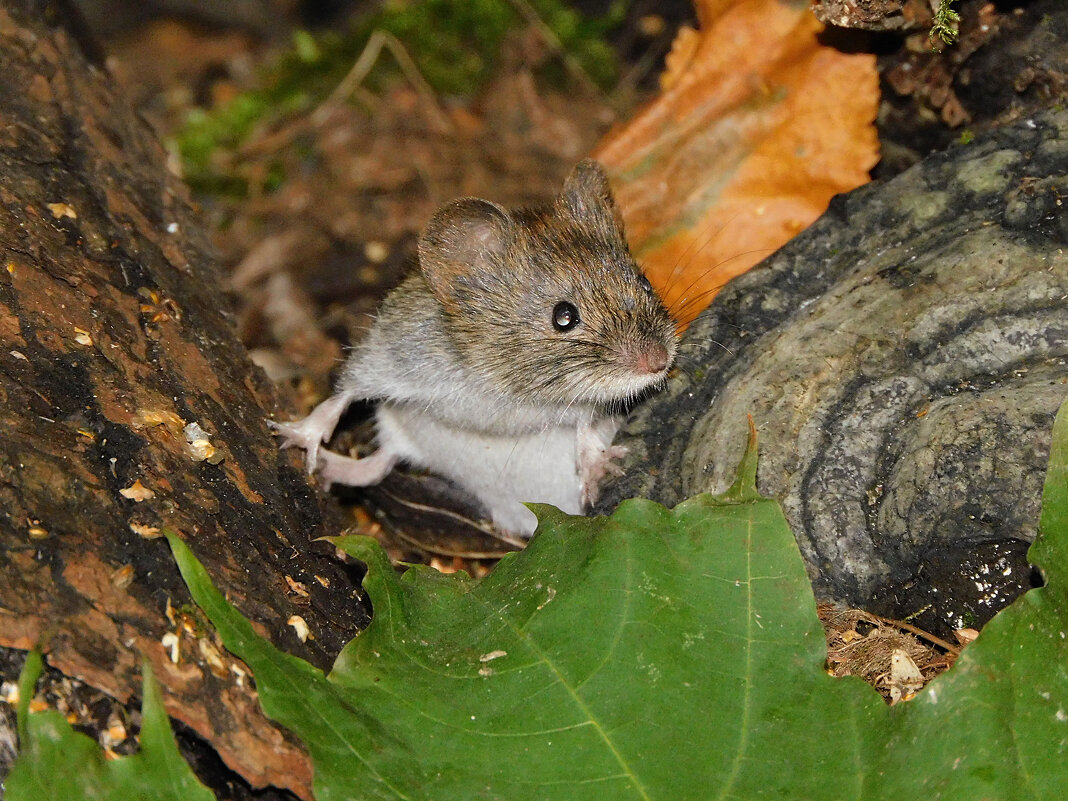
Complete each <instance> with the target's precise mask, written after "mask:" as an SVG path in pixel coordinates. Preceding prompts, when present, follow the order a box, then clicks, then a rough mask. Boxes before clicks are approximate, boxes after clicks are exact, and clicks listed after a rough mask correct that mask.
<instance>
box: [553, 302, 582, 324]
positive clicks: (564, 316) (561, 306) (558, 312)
mask: <svg viewBox="0 0 1068 801" xmlns="http://www.w3.org/2000/svg"><path fill="white" fill-rule="evenodd" d="M578 324H579V313H578V309H576V308H575V304H573V303H568V302H567V301H566V300H562V301H560V302H559V303H557V304H556V305H555V306H553V328H555V329H556V330H557V331H570V330H571V329H572V328H574V327H575V326H576V325H578Z"/></svg>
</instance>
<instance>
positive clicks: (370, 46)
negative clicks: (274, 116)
mask: <svg viewBox="0 0 1068 801" xmlns="http://www.w3.org/2000/svg"><path fill="white" fill-rule="evenodd" d="M383 47H385V48H386V49H387V50H389V52H390V53H391V54H392V55H393V58H394V59H395V60H396V62H397V65H398V66H399V67H400V68H401V72H403V73H404V77H406V78H407V79H408V81H409V83H411V84H412V86H413V87H414V88H415V89H416V91H418V92H419V94H420V95H421V96H422V98H423V100H424V102H425V103H426V105H427V108H428V109H429V111H430V113H431V116H432V117H433V118H434V122H435V124H436V125H437V126H438V127H439V128H440V129H442V130H446V131H452V130H453V124H452V122H451V121H450V120H449V118H448V116H447V115H446V114H445V112H444V111H442V110H441V107H440V106H438V101H437V97H436V96H435V94H434V89H433V87H431V85H430V84H429V83H427V81H426V78H424V77H423V75H422V73H421V72H419V67H418V66H416V64H415V61H413V60H412V57H411V56H410V55H408V51H407V50H406V49H405V48H404V45H403V44H401V41H400V40H399V39H398V38H397V37H396V36H394V35H393V34H391V33H389V32H388V31H383V30H376V31H374V32H373V33H372V34H371V36H370V38H368V40H367V45H366V46H365V47H364V48H363V52H361V53H360V57H359V58H357V59H356V63H355V64H353V65H352V69H350V70H349V72H348V74H347V75H346V76H345V77H344V78H343V79H342V80H341V83H339V84H338V85H337V86H335V87H334V91H332V92H331V93H330V96H329V97H327V98H326V100H324V101H323V102H322V103H320V104H319V106H318V107H317V108H316V109H315V110H314V111H313V112H312V113H311V115H310V117H309V119H310V120H311V123H312V125H314V126H316V127H318V126H320V125H322V124H323V123H324V122H326V120H327V119H328V118H329V117H330V115H331V114H332V113H333V111H334V109H335V108H337V107H338V106H339V105H341V104H342V103H344V102H345V101H346V100H347V99H348V98H349V96H350V95H351V94H352V93H353V92H355V91H356V90H357V88H359V86H360V84H361V83H363V80H364V78H366V77H367V74H368V73H369V72H370V71H371V69H372V68H373V67H374V65H375V62H377V61H378V57H379V56H380V55H381V54H382V48H383Z"/></svg>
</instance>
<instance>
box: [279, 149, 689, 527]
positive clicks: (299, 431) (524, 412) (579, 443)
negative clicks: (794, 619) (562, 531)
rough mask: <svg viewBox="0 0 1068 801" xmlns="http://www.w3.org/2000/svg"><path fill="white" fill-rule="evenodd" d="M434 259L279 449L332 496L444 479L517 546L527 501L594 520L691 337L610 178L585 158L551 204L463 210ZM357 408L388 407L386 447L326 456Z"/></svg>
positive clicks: (443, 215) (428, 233) (450, 209)
mask: <svg viewBox="0 0 1068 801" xmlns="http://www.w3.org/2000/svg"><path fill="white" fill-rule="evenodd" d="M417 258H418V269H416V270H414V271H413V273H412V274H411V275H410V276H409V277H407V278H406V279H405V280H404V281H403V282H402V283H401V284H400V285H399V286H398V287H397V288H396V289H394V290H393V291H392V292H390V293H389V294H388V295H387V296H386V298H385V299H384V300H383V302H382V304H381V306H380V308H379V311H378V314H377V316H376V318H375V320H374V322H373V324H372V325H371V327H370V330H369V331H368V332H367V334H366V336H365V337H364V338H363V339H362V341H360V342H359V343H358V344H357V345H356V346H355V347H354V348H353V350H352V352H351V354H350V355H349V357H348V358H347V360H346V362H345V364H344V366H343V367H342V369H341V371H340V375H339V379H338V382H337V385H336V390H335V392H334V394H333V395H331V396H330V397H329V398H327V399H326V400H324V401H323V402H322V403H320V404H319V405H318V406H317V407H316V408H315V409H314V410H313V411H312V412H311V414H309V415H308V416H307V417H305V418H303V419H301V420H295V421H291V422H275V421H268V422H269V424H270V426H271V428H272V429H273V430H274V433H275V434H276V435H278V436H279V437H280V446H281V447H283V448H286V447H299V448H303V449H304V451H305V463H306V466H307V469H308V472H309V473H312V472H314V471H316V470H318V471H319V474H320V477H321V479H322V481H323V482H324V483H325V484H326V485H328V486H329V485H331V484H344V485H349V486H368V485H372V484H377V483H378V482H380V481H381V480H382V479H383V478H384V477H385V476H386V475H387V474H389V472H390V471H391V470H392V469H393V468H394V467H395V466H396V465H397V464H398V463H404V464H407V465H409V466H411V467H414V468H418V469H425V470H428V471H430V472H432V473H435V474H437V475H440V476H442V477H444V478H446V479H449V480H451V481H452V482H454V483H456V484H458V485H459V486H460V487H462V488H463V489H465V490H467V491H468V492H469V493H470V494H472V495H474V496H475V498H477V499H478V501H479V502H480V503H481V504H482V506H483V507H484V509H485V512H486V513H487V515H488V517H489V519H490V521H491V522H492V524H493V526H494V527H495V528H496V529H497V530H498V531H500V532H502V533H504V534H510V535H518V536H520V537H524V538H526V537H529V536H531V534H533V532H534V530H535V527H536V524H537V519H536V517H535V515H534V513H533V512H532V511H531V510H530V509H528V508H527V507H526V506H525V505H524V503H527V502H534V503H546V504H552V505H553V506H556V507H557V508H559V509H560V510H561V511H563V512H566V513H568V514H576V515H577V514H582V513H583V512H584V511H585V510H586V509H587V508H589V506H590V505H591V504H593V503H595V502H596V498H597V491H598V486H599V485H600V483H601V482H602V481H603V479H604V478H605V477H606V476H608V475H610V474H613V473H619V472H620V469H619V467H618V465H617V463H616V461H617V460H618V459H620V458H621V457H622V456H624V455H625V454H626V451H625V449H623V448H622V447H620V446H613V445H612V439H613V437H614V436H615V434H616V431H617V429H618V427H619V425H620V423H621V420H622V418H621V414H622V412H623V411H624V410H625V409H627V408H628V406H629V405H630V404H632V403H633V402H634V401H635V400H637V399H638V398H640V397H642V396H644V395H645V394H647V393H649V392H651V391H654V390H655V389H657V388H659V387H661V386H663V385H664V383H665V381H666V377H667V374H668V371H669V369H670V368H671V365H672V363H673V361H674V358H675V354H676V350H677V341H678V335H677V326H676V321H675V320H674V319H673V318H672V317H671V315H670V314H669V312H668V311H667V309H666V308H665V307H664V304H663V303H662V301H661V299H660V297H659V296H658V295H657V293H656V291H655V290H654V289H653V287H652V285H651V284H650V283H649V281H648V279H647V278H646V277H645V275H644V274H643V273H642V271H641V270H640V268H639V267H638V265H637V263H636V262H635V260H634V258H633V256H632V255H631V252H630V249H629V247H628V245H627V241H626V237H625V234H624V227H623V221H622V215H621V214H620V211H619V208H618V207H617V205H616V202H615V200H614V198H613V195H612V190H611V187H610V185H609V181H608V176H607V174H606V172H605V170H604V168H603V167H602V166H601V165H600V164H599V163H598V162H597V161H594V160H592V159H586V160H584V161H582V162H580V163H579V164H578V165H577V166H576V167H575V168H574V169H573V170H572V172H571V173H570V175H569V176H568V177H567V179H566V180H565V181H564V185H563V189H562V190H561V192H560V193H559V195H558V196H556V197H555V198H554V199H553V200H552V201H551V202H550V203H548V204H546V205H544V206H541V207H538V208H531V209H519V210H512V211H509V210H506V209H505V208H503V207H501V206H499V205H497V204H496V203H492V202H490V201H487V200H481V199H479V198H460V199H458V200H453V201H452V202H450V203H447V204H445V205H444V206H443V207H441V208H440V209H439V210H438V211H437V212H436V213H435V214H434V215H433V216H432V217H431V219H430V221H429V222H428V223H427V225H426V227H425V229H424V230H423V232H422V234H421V236H420V238H419V241H418V246H417ZM356 401H375V402H377V406H376V408H375V438H376V445H377V450H375V451H374V452H373V453H370V454H368V455H366V456H362V457H360V458H352V457H349V456H344V455H342V454H339V453H336V452H334V451H331V450H328V449H327V448H325V447H323V444H324V443H326V442H327V441H328V440H329V439H330V437H331V436H332V435H333V432H334V429H335V428H336V427H337V424H338V420H339V419H340V417H341V415H342V414H343V413H344V411H345V410H346V408H347V407H348V406H349V405H350V404H352V403H353V402H356Z"/></svg>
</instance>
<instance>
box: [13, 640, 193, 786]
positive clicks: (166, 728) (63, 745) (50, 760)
mask: <svg viewBox="0 0 1068 801" xmlns="http://www.w3.org/2000/svg"><path fill="white" fill-rule="evenodd" d="M43 668H44V663H43V660H42V658H41V654H40V653H39V652H37V651H31V652H30V653H29V654H27V656H26V664H25V665H24V666H23V668H22V673H21V675H20V676H19V702H18V707H17V714H18V731H19V743H20V753H19V757H18V759H17V760H16V761H15V764H14V766H13V767H12V769H11V773H10V775H9V776H8V777H7V780H6V782H5V793H6V795H5V797H6V798H7V801H52V800H53V799H54V801H80V800H81V799H85V800H86V801H89V800H90V799H103V798H108V799H112V798H114V799H120V798H121V799H138V801H212V799H213V798H214V796H213V795H212V793H211V792H210V791H209V790H208V789H207V788H205V787H204V786H203V785H201V784H200V783H199V782H198V781H197V779H196V776H195V775H194V774H193V771H192V770H191V769H190V767H189V765H188V764H187V763H186V762H185V760H184V759H182V756H181V754H180V753H179V752H178V746H177V745H176V744H175V741H174V734H173V733H172V732H171V727H170V721H169V720H168V719H167V713H166V711H165V709H164V707H163V698H162V696H161V694H160V689H159V684H158V683H157V682H156V679H155V676H154V675H153V674H152V670H151V668H150V667H149V666H148V663H147V662H145V663H143V664H142V676H143V677H144V685H143V686H144V700H143V701H142V704H141V713H142V723H141V734H140V742H141V750H140V751H139V752H138V753H137V754H134V755H131V756H126V757H121V758H119V759H115V760H105V759H104V754H103V751H102V750H101V749H100V747H99V746H98V745H97V743H96V742H95V741H94V740H92V739H91V738H90V737H87V736H86V735H84V734H82V733H80V732H77V731H75V730H74V728H73V727H72V726H71V725H70V723H68V722H67V720H66V719H65V718H64V717H63V715H61V714H60V713H59V712H58V711H56V710H54V709H49V710H45V711H42V712H34V713H31V712H30V711H29V704H30V699H32V698H33V696H34V688H35V687H36V685H37V679H38V678H39V677H40V675H41V671H42V670H43Z"/></svg>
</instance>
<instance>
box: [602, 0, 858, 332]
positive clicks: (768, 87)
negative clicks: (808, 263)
mask: <svg viewBox="0 0 1068 801" xmlns="http://www.w3.org/2000/svg"><path fill="white" fill-rule="evenodd" d="M697 12H698V19H699V20H700V24H701V30H700V31H699V32H698V31H693V30H689V29H684V30H682V31H680V32H679V35H678V37H677V38H676V40H675V44H674V47H673V48H672V53H671V55H670V57H669V59H668V66H667V70H666V71H665V73H664V75H663V76H662V77H661V87H662V93H661V95H660V97H659V98H658V99H657V100H655V101H653V103H651V104H650V105H649V106H647V107H646V108H645V109H644V110H643V111H642V112H640V113H639V114H638V115H637V116H636V117H635V118H634V119H633V120H631V121H630V122H629V123H628V124H627V125H626V126H624V127H623V128H622V129H619V130H617V131H615V132H613V133H611V134H609V136H608V137H607V138H606V139H605V141H604V142H602V143H601V145H600V147H599V148H598V151H597V152H596V153H595V156H596V157H597V158H598V159H600V160H601V161H602V162H603V163H604V164H605V166H606V167H607V168H608V170H609V173H610V174H611V176H612V178H613V185H614V187H615V190H616V197H617V199H618V201H619V203H620V206H621V207H622V210H623V216H624V219H625V221H626V224H627V232H628V235H629V238H630V242H631V247H632V249H633V250H634V254H635V256H636V257H637V258H638V260H639V261H640V262H641V263H642V265H643V267H644V269H645V271H646V274H647V275H648V276H649V280H650V281H651V282H652V283H653V284H654V285H655V286H656V287H657V289H658V290H659V291H660V293H661V294H662V295H663V297H664V301H665V303H666V304H667V306H668V308H670V309H671V310H672V311H673V312H674V313H675V314H676V315H677V316H678V317H679V319H680V320H681V321H682V322H683V323H684V324H685V323H688V322H689V321H690V320H692V319H693V318H694V317H696V316H697V314H698V312H700V311H701V309H703V308H704V307H705V306H707V305H708V303H709V301H711V299H712V297H713V296H714V294H715V292H716V291H718V289H719V288H720V287H722V286H723V284H725V283H726V282H727V281H728V280H729V279H731V278H733V277H734V276H736V275H738V274H740V273H743V272H745V271H746V270H748V269H749V268H750V267H751V266H752V265H754V264H756V263H757V262H758V261H760V260H762V259H764V258H765V257H767V256H768V255H770V254H771V253H772V252H773V251H774V250H776V249H777V248H779V247H780V246H781V245H783V244H784V243H785V242H786V241H788V240H789V239H791V238H792V237H793V236H795V235H796V234H798V233H799V232H800V231H802V230H803V229H804V228H806V227H807V226H808V225H809V224H810V223H812V222H813V221H814V220H815V219H816V218H817V217H818V216H819V215H820V214H822V213H823V211H824V210H825V209H826V208H827V204H828V203H829V202H830V199H831V197H832V196H833V195H835V194H837V193H839V192H846V191H848V190H850V189H854V188H855V187H857V186H860V185H861V184H864V183H866V182H867V181H868V170H870V169H871V167H872V166H873V165H874V164H875V162H876V161H877V160H878V139H877V136H876V132H875V128H874V125H873V121H874V119H875V112H876V109H877V106H878V100H879V84H878V78H877V76H876V72H875V58H874V56H871V55H866V54H859V55H857V54H847V53H842V52H840V51H838V50H835V49H834V48H831V47H828V46H826V45H823V44H821V43H820V42H819V41H818V39H817V37H818V35H819V34H820V33H821V32H822V30H823V25H822V24H821V23H820V22H819V21H818V20H817V19H816V18H815V17H814V16H813V15H812V14H811V12H810V11H809V10H808V3H807V2H790V0H698V2H697Z"/></svg>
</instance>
